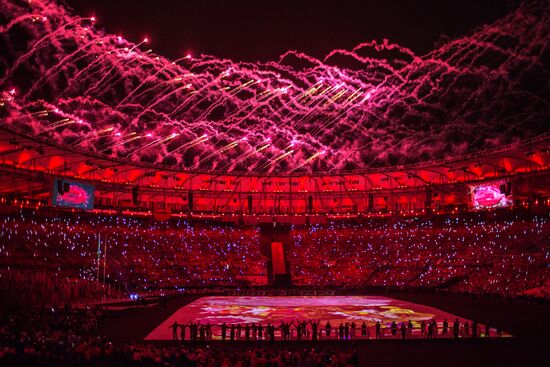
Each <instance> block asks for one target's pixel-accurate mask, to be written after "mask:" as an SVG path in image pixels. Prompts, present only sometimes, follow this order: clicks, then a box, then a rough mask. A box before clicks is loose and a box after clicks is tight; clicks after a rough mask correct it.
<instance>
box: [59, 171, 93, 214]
mask: <svg viewBox="0 0 550 367" xmlns="http://www.w3.org/2000/svg"><path fill="white" fill-rule="evenodd" d="M94 193H95V187H94V186H93V185H90V184H87V183H83V182H78V181H73V180H66V179H56V180H54V181H53V184H52V201H51V202H52V205H54V206H61V207H66V208H78V209H84V210H89V209H93V208H94Z"/></svg>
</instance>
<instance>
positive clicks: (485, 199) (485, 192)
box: [469, 180, 512, 209]
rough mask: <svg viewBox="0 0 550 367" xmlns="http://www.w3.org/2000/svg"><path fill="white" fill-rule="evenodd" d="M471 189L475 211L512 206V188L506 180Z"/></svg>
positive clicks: (474, 186) (485, 183)
mask: <svg viewBox="0 0 550 367" xmlns="http://www.w3.org/2000/svg"><path fill="white" fill-rule="evenodd" d="M469 187H470V200H471V203H472V206H473V208H474V209H492V208H503V207H507V206H511V205H512V194H511V187H510V183H509V182H507V181H506V180H498V181H492V182H484V183H481V184H477V185H470V186H469Z"/></svg>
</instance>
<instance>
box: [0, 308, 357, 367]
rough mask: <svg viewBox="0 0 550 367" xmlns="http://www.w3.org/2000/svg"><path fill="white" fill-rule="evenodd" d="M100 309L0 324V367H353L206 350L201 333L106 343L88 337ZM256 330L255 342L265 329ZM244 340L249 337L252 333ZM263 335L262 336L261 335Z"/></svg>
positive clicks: (278, 351)
mask: <svg viewBox="0 0 550 367" xmlns="http://www.w3.org/2000/svg"><path fill="white" fill-rule="evenodd" d="M101 319H102V312H101V310H100V309H87V310H71V309H56V308H48V309H42V310H38V309H31V310H28V311H23V310H20V311H19V312H17V313H4V314H2V317H1V319H0V321H1V323H0V365H3V366H4V365H5V366H37V367H54V366H55V367H65V366H66V367H69V366H71V367H72V366H82V367H88V366H89V367H92V366H93V367H101V366H121V367H122V366H130V367H132V366H135V367H156V366H158V367H161V366H163V367H166V366H239V367H241V366H242V367H247V366H335V367H337V366H357V365H358V360H357V353H356V351H355V349H354V348H351V347H345V348H340V347H338V346H334V345H333V346H314V347H311V346H300V345H295V346H290V345H279V346H272V345H265V344H264V345H257V346H250V345H248V344H247V345H248V346H247V347H246V348H238V347H235V348H231V349H227V348H225V347H223V346H215V345H210V344H208V343H204V342H205V341H207V340H208V339H207V332H206V331H203V330H204V329H203V328H200V330H199V328H196V329H194V331H193V333H195V334H193V338H196V340H195V341H197V343H192V344H191V345H181V344H176V345H174V344H172V345H166V344H164V345H155V344H152V343H112V342H111V341H109V340H108V339H106V338H104V337H97V336H93V332H94V331H95V330H96V328H97V326H98V324H99V323H100V322H101ZM260 330H262V329H258V328H256V332H255V334H254V335H255V336H256V338H258V337H261V336H260V335H262V332H263V333H266V334H269V333H270V331H269V330H268V328H264V329H263V331H262V332H260ZM249 332H251V334H250V335H252V334H253V332H252V330H251V329H250V330H249ZM266 334H263V335H266Z"/></svg>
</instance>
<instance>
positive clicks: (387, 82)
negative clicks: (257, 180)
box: [0, 0, 550, 172]
mask: <svg viewBox="0 0 550 367" xmlns="http://www.w3.org/2000/svg"><path fill="white" fill-rule="evenodd" d="M0 9H2V13H3V14H2V15H3V19H4V22H5V23H4V24H0V30H2V32H3V34H2V37H1V39H0V40H1V42H4V43H5V45H6V47H5V49H6V50H8V51H7V52H8V54H6V55H2V56H1V57H0V62H2V63H3V66H4V67H2V68H0V93H2V96H3V97H2V100H1V101H0V114H1V115H2V116H3V119H2V124H6V125H8V126H10V125H11V126H13V127H16V128H18V129H19V130H23V131H27V132H28V133H29V134H31V135H34V136H37V135H39V136H38V139H45V140H48V141H54V142H56V143H58V144H61V145H62V144H71V145H75V146H81V147H83V148H85V149H87V150H89V151H90V153H92V154H93V153H95V154H98V155H103V156H107V157H109V156H111V157H129V156H131V157H132V159H133V160H135V161H141V160H143V161H146V162H154V161H156V162H160V161H162V163H163V164H165V163H166V162H176V163H170V164H174V165H175V166H176V167H177V168H183V169H185V168H191V167H186V166H185V162H194V163H193V164H192V168H193V169H201V170H202V169H214V167H215V169H216V171H221V170H227V171H229V172H231V171H245V170H248V171H250V170H253V171H255V172H274V171H281V170H287V171H301V172H304V171H306V172H307V171H311V170H326V171H332V172H336V171H338V170H348V169H367V168H369V167H379V166H384V165H393V164H404V163H412V162H418V161H421V160H429V159H437V158H444V157H447V156H452V155H454V154H462V153H468V152H473V151H478V150H483V149H487V148H492V147H495V146H498V145H500V144H506V143H511V142H514V141H517V140H521V139H527V138H530V137H534V136H536V135H538V134H542V133H546V132H548V130H549V129H548V127H547V121H548V118H550V111H549V110H548V105H549V100H550V97H549V95H550V85H549V83H550V82H549V81H550V71H549V70H548V68H549V66H548V63H547V62H545V61H544V60H545V58H547V56H546V55H547V54H548V52H549V49H550V47H549V43H550V41H549V39H550V37H549V34H550V30H549V27H550V26H549V25H550V14H549V5H548V3H547V2H545V1H542V0H540V1H539V0H527V1H526V2H524V3H523V4H522V5H521V6H520V7H519V8H518V9H516V10H515V11H513V12H511V13H510V14H509V15H507V16H505V17H504V18H502V19H500V20H498V21H496V22H495V23H493V24H490V25H486V26H483V27H480V28H478V29H477V30H475V32H473V33H471V34H469V35H467V36H463V37H460V38H457V39H454V40H451V41H448V42H447V43H444V44H442V45H441V46H439V47H438V48H436V49H434V50H433V51H431V52H430V53H428V54H427V55H424V56H419V55H416V54H415V53H414V52H413V51H411V50H410V49H407V48H405V47H402V46H400V45H397V44H394V43H391V42H389V41H387V40H383V41H382V42H377V41H369V42H364V43H361V44H359V45H357V46H356V47H354V48H352V49H351V50H342V49H338V50H333V51H331V52H330V53H328V54H327V55H326V57H324V58H323V59H317V58H314V57H311V56H309V55H307V54H304V53H301V52H297V51H288V52H286V53H285V54H283V55H282V56H281V57H280V59H279V60H278V61H270V62H267V63H237V62H233V61H231V60H227V59H219V58H216V57H214V56H209V55H201V56H198V57H193V58H191V57H187V56H185V57H182V58H179V59H177V60H174V61H170V60H167V59H165V58H163V57H161V56H158V55H155V54H154V53H153V52H152V51H151V50H143V51H142V50H140V47H141V46H142V45H143V44H144V41H142V42H138V43H135V44H134V43H131V42H129V41H127V40H124V39H122V38H121V37H120V38H119V37H117V36H115V35H110V34H107V33H105V32H103V31H101V30H100V29H97V28H98V27H97V26H95V25H94V19H92V18H80V17H77V16H74V15H72V14H70V13H68V12H67V11H66V10H65V9H63V8H62V7H61V6H59V5H58V4H56V3H54V2H53V1H51V0H33V1H32V2H28V3H26V2H13V1H9V0H0ZM22 34H24V35H25V36H24V37H23V38H27V37H28V35H30V37H29V41H28V42H27V44H23V45H20V44H17V45H15V43H16V42H17V40H18V39H21V38H22V37H21V35H22ZM388 52H390V53H391V54H393V55H396V56H395V57H393V56H392V57H393V58H392V59H388V58H386V57H385V56H383V55H387V54H388ZM366 55H369V56H366ZM295 64H300V66H299V67H298V66H296V67H295V66H294V65H295ZM303 65H306V66H305V67H304V66H303ZM187 85H192V86H193V89H191V88H185V86H187ZM12 89H15V90H16V91H17V93H8V91H11V90H12ZM44 111H48V112H47V113H46V112H44ZM205 133H207V134H208V136H212V137H213V138H212V139H204V140H200V139H199V138H200V137H201V136H202V135H203V134H205ZM174 134H177V135H174ZM243 136H244V137H247V140H245V141H242V140H241V139H243ZM151 137H154V138H151ZM184 137H185V138H187V141H185V139H184ZM197 137H199V138H197ZM267 137H270V138H271V141H270V142H269V145H268V146H266V144H267V143H266V142H265V140H266V138H267ZM197 139H199V140H198V141H197ZM295 139H298V140H300V142H301V143H300V144H299V146H293V147H289V144H290V142H291V141H294V140H295ZM241 141H242V142H243V143H246V144H247V146H248V147H249V148H248V149H247V150H245V151H244V153H243V150H242V149H239V148H240V145H241V144H240V142H241ZM176 144H179V145H178V146H177V147H175V145H176ZM278 147H286V148H284V149H280V148H278ZM260 148H261V149H260ZM322 152H330V154H323V153H322ZM306 157H309V158H306ZM218 167H219V168H218Z"/></svg>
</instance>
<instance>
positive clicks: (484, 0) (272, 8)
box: [65, 0, 519, 61]
mask: <svg viewBox="0 0 550 367" xmlns="http://www.w3.org/2000/svg"><path fill="white" fill-rule="evenodd" d="M65 2H66V4H68V6H70V7H72V8H73V9H74V12H75V13H76V14H78V15H81V16H90V15H92V14H94V15H95V16H96V17H97V18H98V24H97V26H98V27H100V28H104V29H106V30H107V31H108V32H110V33H115V34H122V35H124V37H126V38H127V39H128V40H131V41H135V42H139V41H140V40H141V39H143V37H144V36H145V35H147V36H148V37H149V38H150V39H151V41H152V42H151V47H152V48H153V50H154V51H155V52H156V53H159V54H161V55H164V56H167V57H170V58H179V57H181V56H182V55H184V54H185V53H187V52H191V53H192V54H195V55H197V54H200V53H204V54H211V55H215V56H217V57H221V58H230V59H233V60H235V61H267V60H277V59H278V56H279V55H280V54H282V53H284V52H285V51H287V50H289V49H295V50H298V51H301V52H305V53H308V54H310V55H312V56H315V57H319V58H322V57H323V56H324V55H326V54H327V53H328V52H329V51H331V50H332V49H335V48H347V49H349V48H352V47H353V46H355V45H357V44H358V43H360V42H363V41H371V40H382V39H383V38H387V39H389V40H390V41H391V42H395V43H398V44H400V45H402V46H406V47H409V48H411V49H412V50H413V51H414V52H416V53H417V54H424V53H426V52H429V51H430V50H432V48H433V46H434V42H437V40H438V39H440V36H441V35H442V34H444V35H447V36H450V37H457V36H460V35H463V34H466V33H468V32H469V31H470V30H471V29H472V28H474V27H477V26H480V25H483V24H486V23H491V22H493V21H495V20H496V19H498V18H500V17H502V16H503V15H505V14H506V13H508V12H509V11H511V10H513V9H514V8H516V7H517V5H518V3H519V1H517V0H462V1H433V0H432V1H428V0H414V1H412V0H399V1H396V0H392V1H368V0H363V1H361V0H354V1H336V0H332V1H327V0H314V1H309V0H308V1H298V0H285V1H267V0H264V1H214V0H195V1H183V0H181V1H177V0H155V1H138V0H65Z"/></svg>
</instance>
